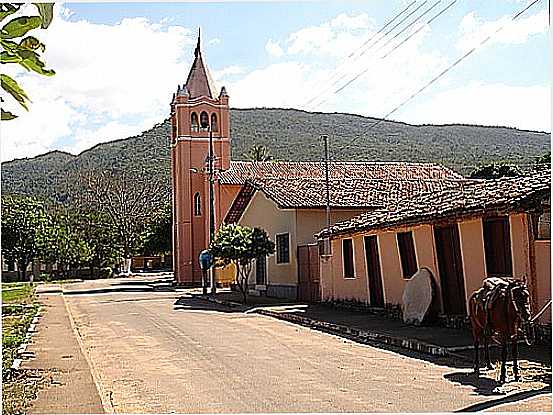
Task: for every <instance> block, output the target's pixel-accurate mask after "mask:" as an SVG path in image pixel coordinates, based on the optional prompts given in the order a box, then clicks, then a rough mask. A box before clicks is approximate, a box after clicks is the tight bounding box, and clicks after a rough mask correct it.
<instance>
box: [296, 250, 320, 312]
mask: <svg viewBox="0 0 553 415" xmlns="http://www.w3.org/2000/svg"><path fill="white" fill-rule="evenodd" d="M297 258H298V300H300V301H306V302H316V301H320V300H321V293H320V275H319V274H320V270H319V247H318V246H317V245H316V244H314V245H301V246H298V256H297Z"/></svg>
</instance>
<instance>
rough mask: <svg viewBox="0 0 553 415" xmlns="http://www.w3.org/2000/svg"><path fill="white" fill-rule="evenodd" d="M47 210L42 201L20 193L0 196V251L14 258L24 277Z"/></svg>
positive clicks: (36, 248) (36, 250) (35, 254)
mask: <svg viewBox="0 0 553 415" xmlns="http://www.w3.org/2000/svg"><path fill="white" fill-rule="evenodd" d="M46 226H47V213H46V208H45V206H44V204H43V203H42V202H40V201H38V200H36V199H33V198H30V197H23V196H5V197H3V198H2V255H3V256H4V258H5V259H6V260H7V261H8V262H16V263H17V266H18V272H19V273H20V278H21V279H22V280H23V281H24V280H25V279H26V278H27V267H28V266H29V264H30V263H31V262H32V261H33V260H34V259H35V258H37V257H38V255H39V247H40V244H41V240H42V238H44V236H45V230H46Z"/></svg>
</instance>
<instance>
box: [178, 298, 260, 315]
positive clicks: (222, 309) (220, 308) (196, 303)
mask: <svg viewBox="0 0 553 415" xmlns="http://www.w3.org/2000/svg"><path fill="white" fill-rule="evenodd" d="M173 309H174V310H181V311H214V312H218V313H226V314H233V313H244V312H245V311H247V310H248V309H249V307H247V306H241V307H238V306H236V307H228V306H226V305H222V304H217V303H211V302H208V301H204V300H201V299H197V298H193V297H181V298H179V299H178V300H177V301H175V304H174V307H173Z"/></svg>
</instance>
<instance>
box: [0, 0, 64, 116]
mask: <svg viewBox="0 0 553 415" xmlns="http://www.w3.org/2000/svg"><path fill="white" fill-rule="evenodd" d="M23 6H24V5H23V4H21V3H0V24H2V25H3V26H2V28H1V29H0V45H1V46H2V52H1V53H0V63H1V64H3V65H5V64H18V65H21V66H23V67H24V68H25V69H26V70H27V71H33V72H36V73H38V74H40V75H44V76H52V75H55V72H54V70H52V69H46V68H45V64H44V62H43V61H42V60H41V56H40V54H41V53H43V52H44V50H45V48H46V46H45V45H44V43H42V42H41V41H40V40H38V39H37V38H36V37H35V36H32V35H27V33H28V32H29V31H31V30H33V29H38V28H41V29H46V28H47V27H48V26H49V25H50V23H51V22H52V18H53V12H54V3H33V6H35V7H36V8H37V10H38V16H17V12H18V11H19V10H20V9H21V7H23ZM13 15H16V16H17V17H14V16H13ZM10 16H11V18H10ZM6 20H9V21H6ZM0 79H1V86H2V89H3V90H4V91H6V92H7V93H9V94H10V95H11V96H12V97H13V98H14V99H15V100H16V101H17V102H18V103H19V104H20V105H21V106H22V107H23V108H25V109H26V110H27V111H28V110H29V108H28V106H27V104H28V103H29V102H31V100H30V99H29V96H28V95H27V93H26V92H25V91H24V90H23V88H21V86H20V85H19V84H18V83H17V82H16V80H15V79H13V78H12V77H10V76H8V75H6V74H4V73H2V74H0ZM16 117H17V115H15V114H13V113H11V112H9V111H5V110H4V108H2V120H3V121H7V120H12V119H14V118H16Z"/></svg>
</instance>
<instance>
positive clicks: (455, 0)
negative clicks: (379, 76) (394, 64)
mask: <svg viewBox="0 0 553 415" xmlns="http://www.w3.org/2000/svg"><path fill="white" fill-rule="evenodd" d="M455 3H457V0H453V1H452V2H451V3H449V4H448V5H447V7H445V8H444V9H442V10H441V11H440V12H439V13H438V14H436V15H435V16H434V17H432V18H431V19H430V20H428V21H427V22H426V23H425V24H422V25H421V26H420V27H419V28H418V29H417V30H416V31H414V32H413V33H411V34H410V35H409V36H408V37H407V38H406V39H404V40H403V41H401V42H400V43H398V44H397V45H396V46H395V47H394V48H393V49H392V50H390V51H388V53H386V54H385V55H384V56H381V57H380V58H381V59H384V58H386V57H387V56H389V55H390V54H391V53H392V52H394V51H395V50H396V49H397V48H399V47H400V46H401V45H403V44H404V43H405V42H407V41H408V40H409V39H411V38H412V37H413V36H415V35H416V34H417V33H419V32H420V31H421V30H422V29H423V28H424V27H425V26H427V25H429V24H430V23H432V22H433V21H434V20H435V19H437V18H438V17H440V16H441V15H442V14H443V13H445V12H446V10H447V9H449V8H450V7H451V6H453V5H454V4H455Z"/></svg>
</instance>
